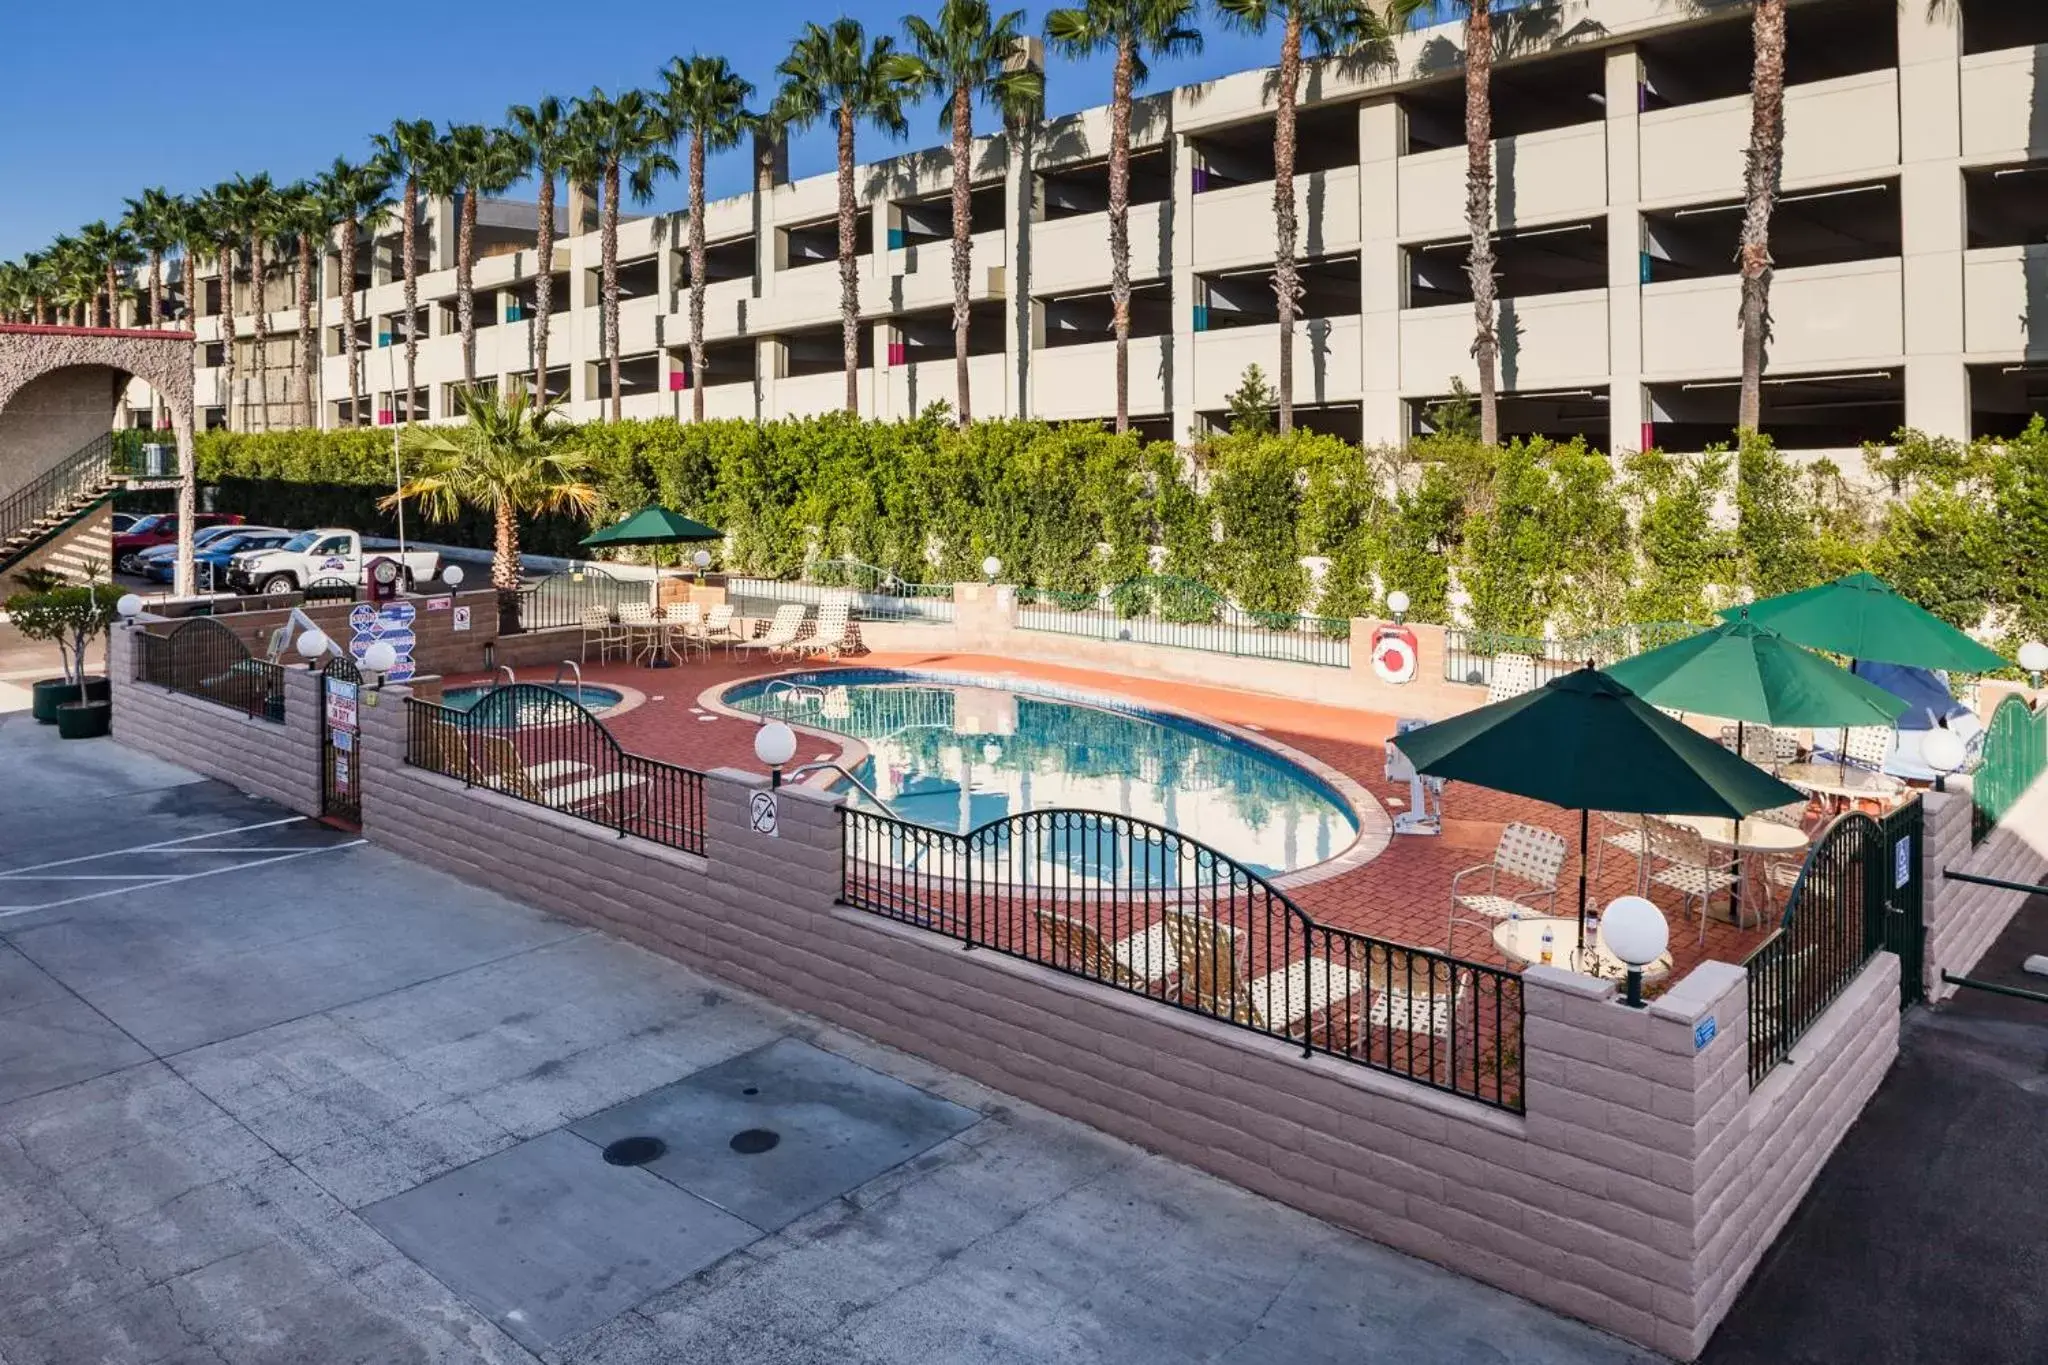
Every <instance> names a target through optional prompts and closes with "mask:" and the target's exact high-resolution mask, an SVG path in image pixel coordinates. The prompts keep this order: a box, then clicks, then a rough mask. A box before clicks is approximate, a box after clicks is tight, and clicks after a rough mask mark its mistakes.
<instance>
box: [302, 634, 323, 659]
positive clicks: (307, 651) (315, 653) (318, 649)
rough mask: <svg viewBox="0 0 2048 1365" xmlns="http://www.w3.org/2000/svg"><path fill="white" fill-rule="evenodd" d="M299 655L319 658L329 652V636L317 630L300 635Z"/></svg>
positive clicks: (306, 657)
mask: <svg viewBox="0 0 2048 1365" xmlns="http://www.w3.org/2000/svg"><path fill="white" fill-rule="evenodd" d="M298 647H299V657H300V658H302V659H317V658H319V657H320V656H321V655H322V654H325V653H326V652H327V637H326V636H325V635H323V634H322V633H321V632H319V631H317V630H309V631H307V632H306V633H305V634H303V635H301V636H299V646H298Z"/></svg>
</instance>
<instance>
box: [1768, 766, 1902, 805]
mask: <svg viewBox="0 0 2048 1365" xmlns="http://www.w3.org/2000/svg"><path fill="white" fill-rule="evenodd" d="M1778 780H1779V781H1781V782H1785V783H1788V784H1790V785H1791V786H1794V787H1797V788H1799V789H1800V790H1801V791H1809V792H1812V793H1813V794H1814V795H1816V796H1825V797H1828V798H1830V799H1831V800H1832V801H1834V802H1835V803H1836V805H1837V806H1838V807H1839V806H1842V805H1846V804H1848V803H1849V802H1852V801H1876V802H1880V803H1889V802H1890V801H1892V800H1893V799H1895V798H1896V797H1897V796H1898V795H1899V794H1900V793H1901V792H1903V791H1904V790H1905V789H1906V784H1905V783H1903V782H1901V781H1899V779H1898V778H1896V777H1893V776H1891V775H1890V774H1889V773H1874V772H1871V771H1870V770H1869V769H1867V768H1845V767H1843V766H1842V765H1841V764H1839V763H1791V764H1787V765H1786V766H1785V767H1783V768H1780V769H1779V770H1778Z"/></svg>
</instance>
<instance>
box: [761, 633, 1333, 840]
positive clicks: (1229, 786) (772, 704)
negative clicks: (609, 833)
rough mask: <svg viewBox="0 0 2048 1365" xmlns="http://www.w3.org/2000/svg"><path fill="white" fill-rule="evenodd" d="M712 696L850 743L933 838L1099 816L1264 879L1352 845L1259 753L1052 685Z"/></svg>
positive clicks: (1291, 770) (768, 686)
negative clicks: (1071, 815) (1036, 820)
mask: <svg viewBox="0 0 2048 1365" xmlns="http://www.w3.org/2000/svg"><path fill="white" fill-rule="evenodd" d="M720 700H721V701H723V702H724V703H725V704H726V705H728V706H730V707H733V708H734V709H735V710H739V711H745V712H748V713H750V714H753V715H762V716H773V717H775V718H778V719H782V720H787V721H790V722H792V723H794V724H800V725H807V726H811V727H813V728H815V729H820V730H830V731H832V732H834V733H836V734H842V735H847V736H850V737H852V738H854V739H858V740H860V741H861V742H863V743H864V744H866V745H867V747H868V751H869V752H868V757H867V759H866V760H865V761H863V762H862V763H861V764H860V766H859V767H858V768H857V769H856V770H855V772H856V775H857V776H859V778H860V779H861V781H862V782H864V783H866V784H867V785H868V786H869V787H871V788H873V789H874V792H875V794H876V795H877V796H879V797H881V798H882V800H884V801H885V802H887V803H888V805H889V807H890V808H891V809H892V810H894V811H895V812H896V814H897V815H899V816H900V817H902V818H903V819H906V820H911V821H914V822H916V823H918V824H920V825H926V826H929V827H931V828H934V829H942V830H950V831H952V832H954V833H965V832H967V831H969V830H972V829H977V828H979V827H980V826H982V825H986V824H988V823H989V822H991V821H994V820H1001V819H1003V818H1005V817H1006V816H1010V815H1015V814H1018V813H1020V812H1023V811H1029V810H1047V809H1053V808H1059V809H1068V810H1097V811H1109V812H1113V813H1116V814H1121V815H1128V816H1132V817H1135V818H1136V819H1139V820H1145V821H1149V822H1151V823H1153V824H1156V825H1162V826H1164V827H1165V828H1167V829H1171V830H1175V831H1177V832H1179V833H1182V834H1185V835H1187V836H1188V837H1189V838H1191V839H1195V840H1197V841H1199V842H1201V843H1203V844H1206V845H1208V846H1209V847H1210V848H1213V849H1216V850H1217V851H1218V852H1221V853H1224V854H1227V855H1228V856H1229V857H1231V858H1233V859H1235V860H1236V861H1238V862H1239V863H1241V864H1243V865H1245V866H1247V867H1249V868H1251V869H1252V870H1254V871H1256V872H1260V873H1263V874H1266V875H1279V874H1281V873H1286V872H1292V871H1296V870H1298V869H1300V868H1304V867H1308V866H1310V865H1312V864H1315V863H1319V862H1322V861H1324V860H1326V859H1329V858H1331V857H1334V856H1335V855H1336V854H1338V853H1340V852H1342V851H1343V850H1344V849H1346V848H1347V847H1349V846H1350V844H1351V842H1352V840H1353V839H1354V838H1355V837H1356V836H1357V834H1358V822H1357V820H1356V818H1355V817H1354V816H1353V814H1352V812H1351V809H1350V807H1349V806H1348V805H1347V804H1346V803H1345V801H1344V798H1343V797H1342V796H1340V795H1339V794H1338V792H1337V791H1336V789H1335V788H1333V787H1332V786H1331V785H1330V784H1329V783H1328V782H1326V781H1325V780H1324V779H1323V778H1321V777H1320V776H1318V775H1317V774H1315V773H1313V772H1311V771H1309V770H1308V769H1307V768H1304V767H1303V766H1301V765H1300V764H1298V763H1295V762H1293V761H1291V760H1290V759H1288V758H1286V757H1284V756H1282V755H1280V754H1278V753H1275V752H1274V751H1273V750H1271V749H1268V748H1266V747H1265V746H1264V745H1260V744H1256V743H1252V742H1250V741H1247V740H1245V739H1242V738H1240V737H1239V736H1237V735H1234V734H1231V733H1230V732H1229V731H1227V730H1223V729H1220V728H1218V727H1216V726H1213V725H1207V724H1204V723H1203V722H1201V721H1198V720H1193V719H1190V718H1188V717H1184V716H1177V715H1171V714H1168V713H1165V712H1159V711H1151V710H1147V709H1145V708H1143V707H1139V706H1135V705H1128V704H1123V703H1116V702H1110V701H1106V700H1104V699H1100V698H1092V697H1091V698H1083V697H1079V696H1076V695H1074V694H1070V693H1063V692H1061V691H1060V690H1059V689H1057V688H1052V687H1040V686H1038V685H1035V684H1028V683H1010V682H1003V683H996V682H993V681H991V680H988V679H977V678H966V677H956V676H952V675H937V674H915V673H904V672H899V671H897V670H893V669H834V670H831V671H828V672H812V673H791V674H784V675H782V676H781V677H777V678H770V679H756V680H754V681H751V682H745V683H740V684H737V685H736V686H733V687H730V688H728V689H726V691H725V692H724V693H723V694H722V695H721V697H720ZM849 797H850V799H851V800H852V801H853V803H854V804H855V805H868V804H870V803H868V802H867V801H866V800H865V798H863V797H862V796H861V795H860V794H859V793H858V792H857V791H849Z"/></svg>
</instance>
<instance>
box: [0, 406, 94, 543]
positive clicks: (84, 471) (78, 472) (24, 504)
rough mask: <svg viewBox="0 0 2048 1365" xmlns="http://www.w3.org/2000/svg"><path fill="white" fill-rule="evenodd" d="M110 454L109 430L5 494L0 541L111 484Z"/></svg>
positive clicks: (12, 537) (8, 538) (1, 502)
mask: <svg viewBox="0 0 2048 1365" xmlns="http://www.w3.org/2000/svg"><path fill="white" fill-rule="evenodd" d="M113 455H114V434H113V433H112V432H108V433H107V434H106V435H104V436H97V437H94V438H93V440H91V441H90V442H88V443H87V444H86V445H85V446H83V447H82V448H80V449H79V450H77V451H74V452H73V453H72V454H70V455H68V456H66V457H65V459H64V460H63V462H62V463H60V464H58V465H57V466H56V467H55V468H53V469H49V470H46V471H44V472H43V473H41V474H39V475H37V476H36V477H35V478H34V479H32V480H31V481H30V482H28V483H27V484H25V485H23V486H22V487H20V488H17V489H16V490H15V491H14V492H12V493H10V494H8V495H7V497H6V499H5V500H4V501H0V543H5V542H7V541H10V540H12V539H14V537H15V536H17V535H19V534H20V533H21V532H22V531H23V530H25V529H27V528H28V527H31V526H33V525H35V524H36V523H37V522H38V521H40V520H42V519H43V518H44V517H46V516H48V515H49V514H50V513H51V512H52V511H54V510H56V509H57V508H59V507H61V506H63V505H64V504H65V503H67V502H70V501H72V500H74V499H76V498H79V497H82V496H83V495H84V494H86V493H87V492H97V491H99V490H100V489H102V488H104V487H106V486H107V485H108V484H111V483H112V482H113Z"/></svg>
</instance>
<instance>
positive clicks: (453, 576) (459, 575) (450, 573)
mask: <svg viewBox="0 0 2048 1365" xmlns="http://www.w3.org/2000/svg"><path fill="white" fill-rule="evenodd" d="M465 577H467V575H466V574H464V573H463V572H462V566H461V565H460V564H450V565H448V566H447V567H445V568H443V569H442V570H441V581H442V582H443V583H446V584H447V585H448V586H449V587H451V588H459V587H461V586H462V580H463V579H464V578H465Z"/></svg>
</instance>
